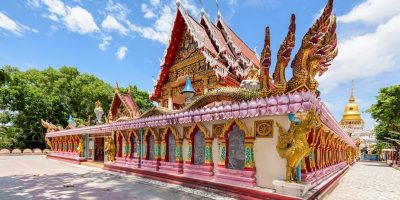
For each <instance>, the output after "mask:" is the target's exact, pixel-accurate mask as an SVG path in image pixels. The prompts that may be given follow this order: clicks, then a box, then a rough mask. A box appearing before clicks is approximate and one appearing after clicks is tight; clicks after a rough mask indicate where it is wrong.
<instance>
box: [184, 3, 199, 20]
mask: <svg viewBox="0 0 400 200" xmlns="http://www.w3.org/2000/svg"><path fill="white" fill-rule="evenodd" d="M181 2H182V5H183V7H184V8H185V10H187V11H189V12H190V14H192V15H193V16H194V17H199V16H200V10H199V8H197V7H196V6H195V5H194V4H192V3H191V2H189V0H182V1H181Z"/></svg>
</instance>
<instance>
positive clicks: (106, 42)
mask: <svg viewBox="0 0 400 200" xmlns="http://www.w3.org/2000/svg"><path fill="white" fill-rule="evenodd" d="M111 40H112V37H111V36H103V38H102V42H101V43H100V44H99V49H100V50H102V51H106V50H107V49H108V46H110V44H111Z"/></svg>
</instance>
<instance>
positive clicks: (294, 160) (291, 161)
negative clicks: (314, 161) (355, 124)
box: [276, 108, 321, 182]
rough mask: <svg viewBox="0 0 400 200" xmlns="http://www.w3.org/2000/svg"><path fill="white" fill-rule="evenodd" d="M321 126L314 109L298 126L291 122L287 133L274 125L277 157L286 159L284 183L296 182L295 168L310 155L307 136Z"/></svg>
mask: <svg viewBox="0 0 400 200" xmlns="http://www.w3.org/2000/svg"><path fill="white" fill-rule="evenodd" d="M320 124H321V122H320V115H319V114H316V112H315V109H314V108H311V109H310V111H309V112H308V113H307V115H306V116H305V118H304V120H302V121H301V123H300V124H298V125H297V124H296V123H295V122H292V123H291V125H290V128H289V130H288V131H284V129H283V127H282V126H281V125H280V124H279V123H276V125H277V126H278V128H279V137H278V143H277V145H276V150H277V151H278V154H279V156H281V157H282V158H286V160H287V163H286V181H288V182H291V181H298V180H297V178H296V167H297V166H298V165H299V163H300V162H301V160H302V159H303V158H304V157H305V156H306V155H308V154H309V153H310V147H309V144H308V142H307V138H308V134H309V133H310V131H311V130H312V129H314V130H315V129H316V128H317V127H319V126H320Z"/></svg>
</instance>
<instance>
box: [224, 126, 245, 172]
mask: <svg viewBox="0 0 400 200" xmlns="http://www.w3.org/2000/svg"><path fill="white" fill-rule="evenodd" d="M244 137H245V133H244V132H243V131H242V130H241V129H240V127H239V126H238V125H237V124H234V125H233V126H232V128H231V130H230V131H229V132H228V133H227V134H226V139H227V147H226V154H227V155H226V160H225V167H226V168H228V169H235V170H243V169H244V162H245V144H244Z"/></svg>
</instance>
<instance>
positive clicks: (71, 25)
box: [64, 6, 99, 34]
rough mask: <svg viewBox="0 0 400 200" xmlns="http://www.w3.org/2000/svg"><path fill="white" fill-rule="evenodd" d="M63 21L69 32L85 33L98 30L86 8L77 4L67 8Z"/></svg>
mask: <svg viewBox="0 0 400 200" xmlns="http://www.w3.org/2000/svg"><path fill="white" fill-rule="evenodd" d="M64 21H65V25H66V26H67V28H68V30H70V31H71V32H77V33H80V34H87V33H93V32H97V31H99V28H98V27H97V25H96V23H95V22H94V19H93V16H92V15H91V14H90V13H89V12H88V11H87V10H85V9H83V8H81V7H79V6H77V7H73V8H68V13H67V15H66V16H65V18H64Z"/></svg>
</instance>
